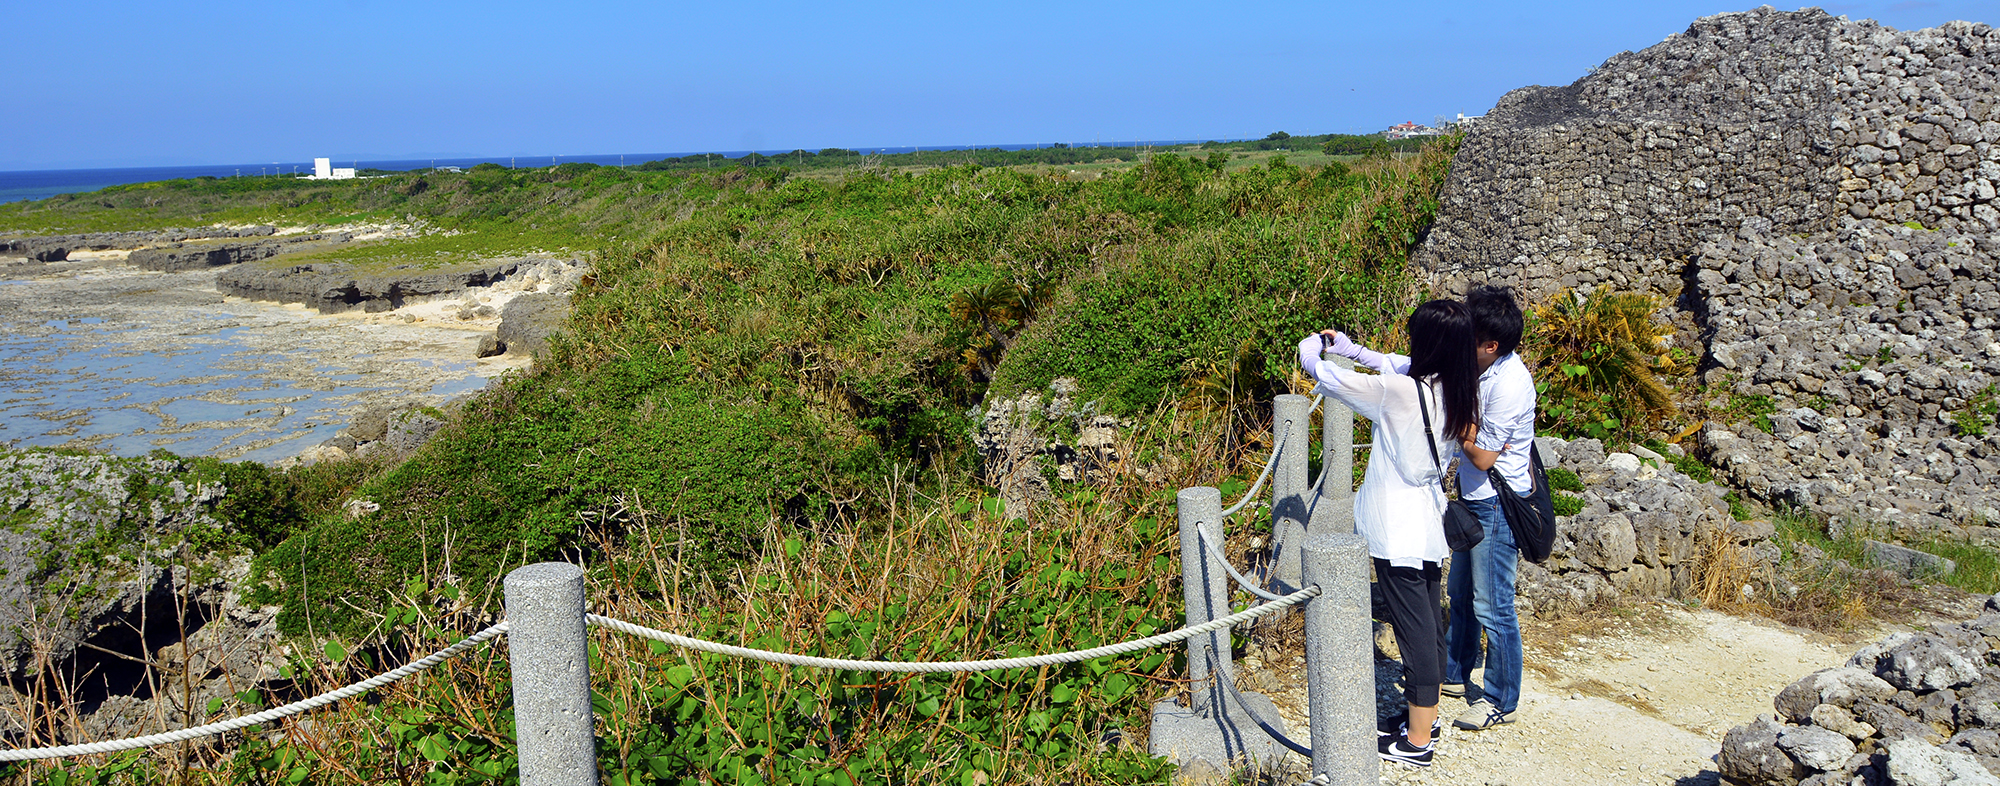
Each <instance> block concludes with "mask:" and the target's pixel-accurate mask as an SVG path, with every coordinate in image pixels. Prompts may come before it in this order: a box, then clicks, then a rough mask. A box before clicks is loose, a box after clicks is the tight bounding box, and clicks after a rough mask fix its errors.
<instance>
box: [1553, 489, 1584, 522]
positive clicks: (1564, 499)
mask: <svg viewBox="0 0 2000 786" xmlns="http://www.w3.org/2000/svg"><path fill="white" fill-rule="evenodd" d="M1549 499H1550V501H1552V502H1554V503H1555V508H1556V515H1558V516H1574V515H1576V514H1578V513H1582V512H1583V498H1582V497H1579V496H1575V495H1573V494H1562V493H1556V494H1553V495H1551V496H1550V498H1549Z"/></svg>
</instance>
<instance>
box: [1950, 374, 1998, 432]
mask: <svg viewBox="0 0 2000 786" xmlns="http://www.w3.org/2000/svg"><path fill="white" fill-rule="evenodd" d="M1996 423H2000V385H1987V386H1986V387H1985V388H1983V389H1981V390H1980V391H1979V392H1978V393H1975V394H1973V396H1972V398H1971V399H1968V400H1967V401H1966V402H1965V408H1964V409H1961V410H1959V411H1958V413H1957V414H1955V415H1953V416H1952V426H1953V427H1954V428H1955V429H1956V430H1957V431H1958V433H1959V434H1962V435H1964V436H1969V437H1983V436H1986V429H1987V427H1989V426H1993V425H1995V424H1996Z"/></svg>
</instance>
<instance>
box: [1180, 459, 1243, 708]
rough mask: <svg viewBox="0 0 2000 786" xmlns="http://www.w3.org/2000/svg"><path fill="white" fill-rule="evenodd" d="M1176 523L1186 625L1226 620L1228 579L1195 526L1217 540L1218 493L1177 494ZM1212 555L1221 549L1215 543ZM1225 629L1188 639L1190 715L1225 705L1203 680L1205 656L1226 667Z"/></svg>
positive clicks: (1205, 676) (1218, 690)
mask: <svg viewBox="0 0 2000 786" xmlns="http://www.w3.org/2000/svg"><path fill="white" fill-rule="evenodd" d="M1176 502H1177V503H1178V508H1179V511H1180V522H1181V593H1182V597H1183V599H1184V600H1186V601H1187V624H1189V625H1200V624H1202V623H1204V622H1207V621H1209V620H1213V619H1220V618H1222V617H1227V616H1229V574H1227V573H1225V572H1223V570H1222V566H1221V565H1218V564H1216V562H1215V559H1214V558H1213V557H1210V556H1209V555H1208V549H1206V548H1203V547H1202V545H1201V540H1200V538H1201V535H1200V534H1199V530H1197V529H1196V528H1197V527H1206V528H1207V529H1208V531H1209V532H1210V533H1211V534H1213V535H1214V536H1215V537H1217V538H1220V537H1222V492H1219V491H1216V490H1215V489H1213V488H1209V487H1208V486H1197V487H1195V488H1188V489H1181V493H1180V495H1179V496H1178V497H1177V498H1176ZM1215 548H1216V550H1217V551H1221V550H1222V544H1220V543H1217V544H1215ZM1229 630H1230V629H1229V628H1223V629H1222V630H1218V631H1213V632H1211V633H1208V634H1206V635H1202V636H1196V637H1194V638H1191V639H1188V640H1187V663H1188V677H1189V678H1191V679H1193V680H1194V682H1192V683H1190V684H1192V685H1194V686H1195V687H1194V710H1195V713H1196V714H1197V715H1200V716H1202V717H1204V718H1206V717H1212V715H1211V711H1212V709H1213V708H1214V707H1215V705H1216V704H1217V703H1220V702H1222V701H1225V700H1226V699H1224V698H1223V697H1222V693H1221V686H1219V685H1216V684H1215V683H1214V682H1213V681H1211V680H1209V679H1208V668H1209V667H1208V663H1209V653H1210V652H1213V653H1214V657H1215V659H1216V661H1217V662H1218V663H1219V665H1221V666H1222V668H1224V669H1229V668H1230V660H1229V656H1230V651H1229Z"/></svg>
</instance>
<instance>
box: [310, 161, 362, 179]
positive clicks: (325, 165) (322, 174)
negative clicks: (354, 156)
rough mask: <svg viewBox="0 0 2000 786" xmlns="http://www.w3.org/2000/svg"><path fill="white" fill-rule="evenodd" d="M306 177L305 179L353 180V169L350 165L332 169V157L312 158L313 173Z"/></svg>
mask: <svg viewBox="0 0 2000 786" xmlns="http://www.w3.org/2000/svg"><path fill="white" fill-rule="evenodd" d="M306 179H307V180H353V179H354V169H353V168H351V167H349V168H344V169H334V168H333V159H331V158H315V159H313V173H312V174H311V175H310V176H308V177H307V178H306Z"/></svg>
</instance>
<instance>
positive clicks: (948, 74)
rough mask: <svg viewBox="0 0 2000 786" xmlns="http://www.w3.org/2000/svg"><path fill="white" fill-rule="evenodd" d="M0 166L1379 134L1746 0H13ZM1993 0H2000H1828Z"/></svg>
mask: <svg viewBox="0 0 2000 786" xmlns="http://www.w3.org/2000/svg"><path fill="white" fill-rule="evenodd" d="M6 6H7V10H6V13H5V18H6V19H7V23H6V27H7V29H8V34H7V45H6V46H5V47H0V97H4V102H0V105H4V106H5V107H6V110H7V111H6V115H7V122H6V124H5V125H4V127H0V170H18V169H47V168H67V167H98V166H146V165H180V164H227V163H239V162H257V161H274V160H285V161H297V160H303V159H306V158H309V157H312V156H316V155H330V156H333V157H335V158H364V159H384V158H423V157H448V156H455V155H522V156H545V155H591V154H616V153H626V152H633V153H638V152H695V151H710V150H741V149H746V148H757V149H784V150H789V149H793V148H800V147H803V148H807V149H813V150H817V149H820V148H824V147H865V146H886V145H912V144H925V145H951V144H975V143H1025V142H1056V141H1080V142H1089V141H1094V140H1104V141H1112V140H1118V139H1134V138H1143V139H1209V138H1224V137H1245V136H1262V135H1263V134H1265V133H1268V132H1271V131H1275V130H1284V131H1287V132H1290V133H1294V134H1304V133H1326V132H1335V131H1339V132H1356V133H1359V132H1368V131H1375V130H1380V129H1381V128H1384V127H1386V126H1388V125H1390V124H1393V123H1397V122H1401V121H1404V120H1415V121H1417V122H1420V123H1427V122H1429V121H1430V120H1431V119H1432V118H1433V117H1434V116H1436V115H1440V114H1445V115H1449V114H1455V113H1458V112H1464V113H1466V114H1479V113H1482V112H1484V111H1485V110H1486V109H1487V108H1488V107H1490V106H1492V105H1493V102H1494V101H1495V100H1497V99H1498V98H1499V97H1500V96H1501V95H1502V94H1504V93H1505V92H1507V91H1508V90H1511V89H1513V88H1516V87H1520V86H1522V85H1529V84H1567V83H1569V82H1571V81H1574V80H1575V79H1576V78H1578V77H1579V76H1581V75H1583V73H1584V72H1585V71H1586V70H1587V69H1588V68H1590V67H1591V66H1593V65H1596V64H1598V63H1600V62H1602V61H1603V60H1604V59H1605V58H1607V57H1609V56H1611V55H1613V54H1615V53H1617V52H1619V51H1622V50H1626V49H1632V50H1637V49H1643V48H1645V47H1647V46H1650V45H1652V44H1654V43H1658V42H1659V41H1660V40H1661V39H1662V38H1664V37H1666V36H1667V35H1669V34H1671V33H1674V32H1678V31H1681V30H1684V29H1686V28H1687V26H1688V23H1690V22H1692V21H1693V20H1694V19H1695V18H1697V17H1700V16H1704V15H1707V14H1712V13H1718V12H1722V11H1740V10H1745V9H1746V8H1749V7H1750V6H1748V5H1721V4H1716V3H1713V2H1705V3H1694V2H1682V1H1681V0H1655V1H1654V2H1646V3H1617V2H1601V1H1600V2H1546V3H1544V2H1536V3H1524V2H1516V3H1492V2H1437V3H1383V2H1371V3H1351V2H1336V3H1326V2H1320V3H1292V2H1247V3H1223V4H1218V3H1181V2H1146V3H1087V2H1083V3H1080V2H1069V3H1049V2H1039V1H1037V2H1018V3H1011V4H1005V5H1000V4H973V3H957V4H953V3H877V4H866V5H861V4H854V5H842V4H827V3H785V2H731V3H720V2H714V3H705V4H699V5H682V4H673V3H657V4H653V3H609V2H593V1H592V0H578V1H576V2H569V3H562V4H554V3H550V4H528V3H517V2H506V1H505V0H494V1H492V2H484V3H476V4H474V3H430V2H420V1H419V2H411V1H410V0H396V1H394V2H390V1H388V0H335V1H333V2H321V1H319V0H300V1H296V2H294V1H290V0H288V1H287V2H270V1H269V0H262V1H261V2H254V3H253V2H235V1H234V0H206V1H205V2H199V3H186V2H145V3H140V2H123V3H119V2H95V1H94V0H67V1H65V2H55V3H37V2H30V1H29V0H6ZM1825 8H1826V9H1827V10H1828V11H1830V12H1832V13H1840V14H1847V15H1848V16H1851V17H1856V18H1873V19H1878V20H1881V21H1882V22H1884V23H1885V24H1888V25H1890V26H1892V27H1898V28H1904V29H1909V28H1916V27H1929V26H1933V25H1936V24H1939V23H1942V22H1944V21H1947V20H1951V19H1967V20H1970V21H1975V22H1986V23H1989V24H2000V0H1977V1H1975V0H1937V1H1936V2H1928V1H1923V0H1918V1H1912V0H1901V1H1899V2H1862V3H1853V4H1842V5H1829V6H1825Z"/></svg>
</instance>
